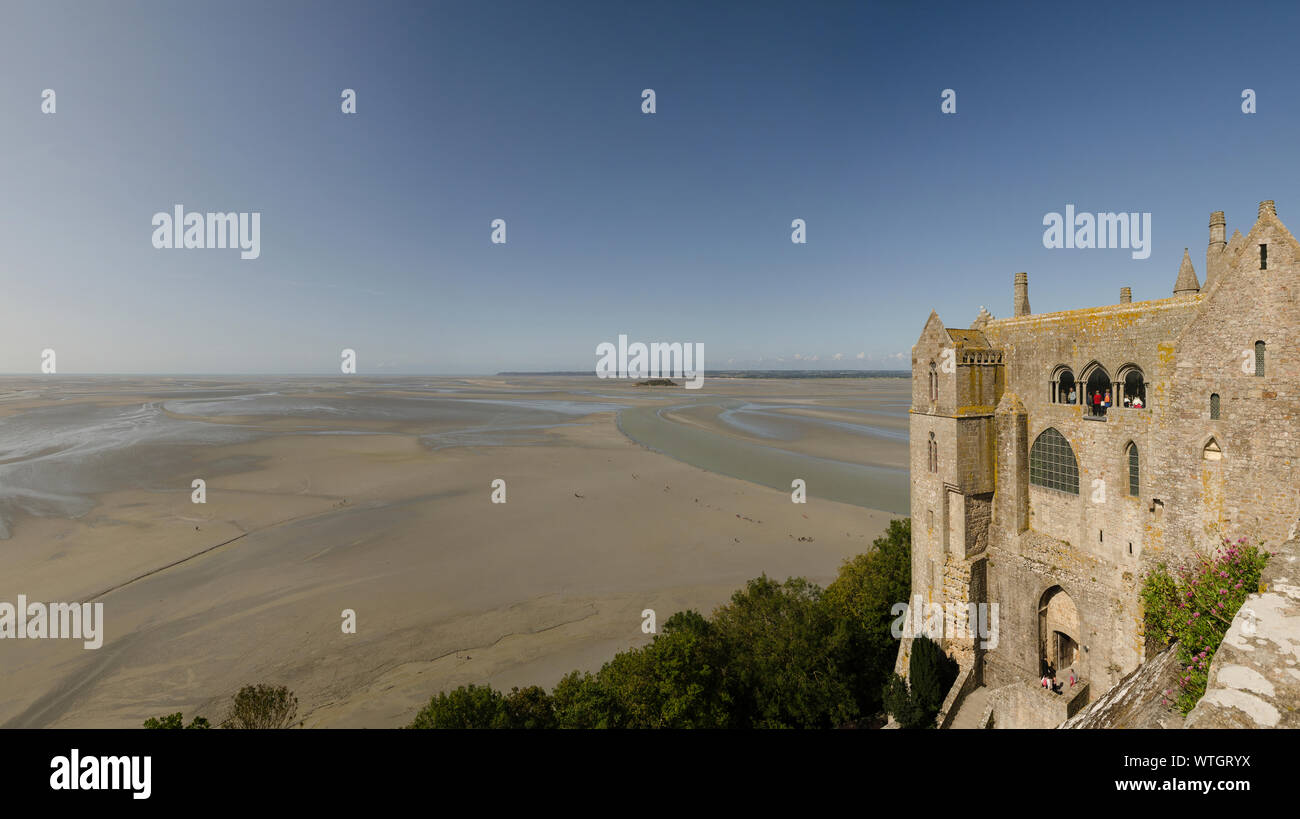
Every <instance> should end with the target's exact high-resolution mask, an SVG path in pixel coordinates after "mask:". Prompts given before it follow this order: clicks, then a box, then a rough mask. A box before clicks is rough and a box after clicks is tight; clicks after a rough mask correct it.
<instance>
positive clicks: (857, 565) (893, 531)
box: [822, 518, 912, 715]
mask: <svg viewBox="0 0 1300 819" xmlns="http://www.w3.org/2000/svg"><path fill="white" fill-rule="evenodd" d="M911 589H912V522H911V520H910V519H908V518H901V519H895V520H892V521H890V523H889V529H888V530H887V531H886V532H885V534H883V535H881V536H880V537H878V538H876V540H875V541H874V542H873V543H872V550H871V551H870V552H867V553H865V554H861V555H858V556H857V557H854V558H852V559H851V560H846V561H845V562H844V565H843V566H841V567H840V572H839V576H838V577H836V579H835V581H834V582H833V583H831V584H830V585H829V586H827V587H826V591H825V592H824V593H823V595H822V601H823V603H824V604H825V605H826V607H827V609H828V611H829V614H830V616H831V618H832V619H833V620H834V622H835V634H834V635H833V637H832V640H831V650H832V651H833V652H834V654H835V658H836V666H837V668H839V669H840V673H842V674H844V675H846V681H847V682H848V684H849V685H850V687H851V688H852V690H853V693H854V696H855V698H856V699H857V702H858V708H859V710H860V711H861V713H862V714H863V715H870V714H875V713H878V712H879V711H880V710H881V709H882V707H883V701H882V697H881V692H882V689H883V687H884V685H885V683H886V682H888V680H889V677H890V675H891V674H892V672H893V668H894V660H895V658H896V657H897V656H898V639H897V638H896V637H895V636H894V635H893V633H892V632H891V627H892V625H893V620H894V614H893V607H894V605H895V604H896V603H906V602H907V599H908V595H909V594H911Z"/></svg>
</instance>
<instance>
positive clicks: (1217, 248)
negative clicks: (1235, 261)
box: [1205, 210, 1228, 289]
mask: <svg viewBox="0 0 1300 819" xmlns="http://www.w3.org/2000/svg"><path fill="white" fill-rule="evenodd" d="M1227 233H1228V222H1227V220H1226V219H1224V218H1223V211H1221V210H1216V211H1215V212H1214V213H1211V214H1210V246H1209V248H1208V249H1206V251H1205V287H1206V289H1209V287H1210V282H1212V281H1214V279H1215V277H1216V276H1218V275H1219V262H1220V260H1221V259H1222V257H1223V250H1224V248H1226V247H1227V246H1228V241H1227V239H1226V238H1225V237H1226V236H1227Z"/></svg>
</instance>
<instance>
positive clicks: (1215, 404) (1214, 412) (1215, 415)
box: [1210, 392, 1219, 421]
mask: <svg viewBox="0 0 1300 819" xmlns="http://www.w3.org/2000/svg"><path fill="white" fill-rule="evenodd" d="M1210 420H1211V421H1217V420H1219V394H1218V393H1217V392H1216V393H1213V394H1212V395H1211V396H1210Z"/></svg>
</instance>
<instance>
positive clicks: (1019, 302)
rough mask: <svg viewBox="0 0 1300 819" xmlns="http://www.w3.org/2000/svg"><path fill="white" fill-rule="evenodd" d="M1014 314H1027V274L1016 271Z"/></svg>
mask: <svg viewBox="0 0 1300 819" xmlns="http://www.w3.org/2000/svg"><path fill="white" fill-rule="evenodd" d="M1014 297H1015V298H1014V310H1013V313H1014V315H1017V316H1027V315H1029V274H1028V273H1017V274H1016V283H1015V287H1014Z"/></svg>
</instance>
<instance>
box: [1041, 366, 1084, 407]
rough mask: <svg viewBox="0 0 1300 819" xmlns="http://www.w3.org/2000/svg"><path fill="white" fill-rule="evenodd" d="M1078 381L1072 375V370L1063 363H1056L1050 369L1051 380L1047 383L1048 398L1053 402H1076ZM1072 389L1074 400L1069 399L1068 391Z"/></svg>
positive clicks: (1077, 401)
mask: <svg viewBox="0 0 1300 819" xmlns="http://www.w3.org/2000/svg"><path fill="white" fill-rule="evenodd" d="M1077 387H1078V382H1077V381H1076V380H1075V377H1074V370H1072V369H1070V368H1069V367H1068V366H1066V365H1065V364H1061V365H1058V366H1057V368H1056V369H1055V370H1053V371H1052V380H1051V383H1050V384H1049V385H1048V390H1049V391H1048V400H1050V401H1051V402H1052V403H1053V404H1077V403H1079V400H1078V394H1077V393H1078V388H1077ZM1071 390H1074V391H1075V393H1076V395H1075V400H1074V401H1071V400H1070V391H1071Z"/></svg>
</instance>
